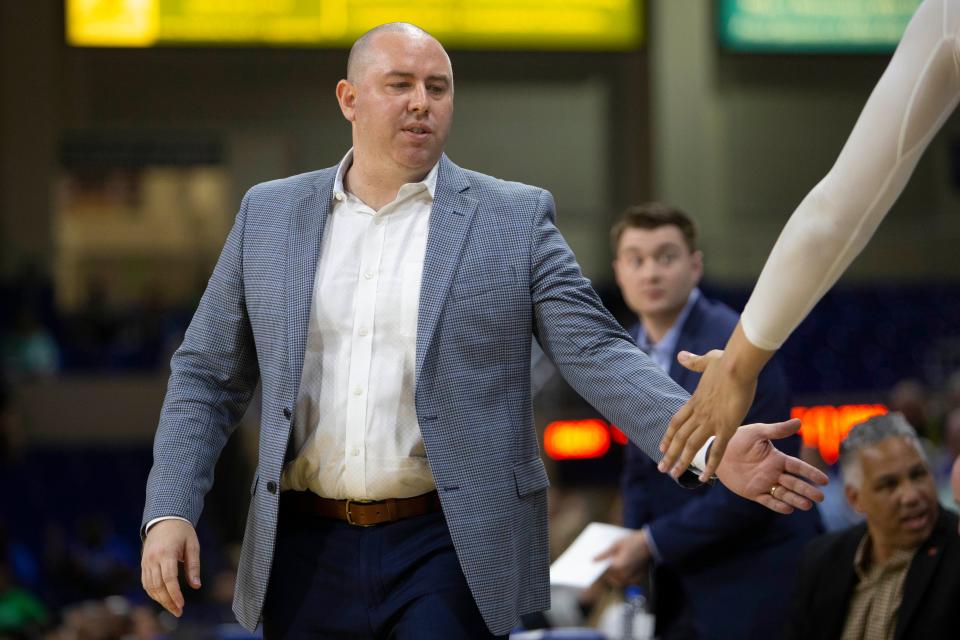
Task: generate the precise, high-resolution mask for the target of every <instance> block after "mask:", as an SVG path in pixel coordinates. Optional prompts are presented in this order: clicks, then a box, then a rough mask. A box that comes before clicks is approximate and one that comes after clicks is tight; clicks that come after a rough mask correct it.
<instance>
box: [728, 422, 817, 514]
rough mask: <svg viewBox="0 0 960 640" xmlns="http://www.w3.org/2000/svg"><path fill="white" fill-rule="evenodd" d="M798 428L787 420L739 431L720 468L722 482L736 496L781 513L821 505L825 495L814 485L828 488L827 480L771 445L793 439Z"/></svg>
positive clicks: (798, 423)
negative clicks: (788, 437) (783, 439)
mask: <svg viewBox="0 0 960 640" xmlns="http://www.w3.org/2000/svg"><path fill="white" fill-rule="evenodd" d="M799 428H800V421H799V420H787V421H786V422H778V423H776V424H750V425H745V426H743V427H740V428H739V429H737V432H736V433H735V434H734V436H733V438H731V439H730V446H729V447H728V448H727V455H726V456H725V457H724V458H723V460H722V461H721V462H720V466H719V467H718V468H717V477H718V478H720V482H722V483H723V484H724V486H726V487H727V488H728V489H730V490H731V491H733V492H734V493H736V494H737V495H739V496H741V497H744V498H747V499H748V500H753V501H755V502H759V503H760V504H762V505H763V506H765V507H767V508H768V509H771V510H773V511H776V512H778V513H792V512H793V510H794V509H802V510H804V511H806V510H808V509H810V507H812V506H813V503H814V502H822V501H823V492H822V491H820V490H819V489H817V488H816V487H815V486H813V484H811V483H815V484H822V485H824V484H827V476H826V475H824V473H823V472H822V471H820V470H819V469H817V468H815V467H812V466H810V465H809V464H807V463H806V462H803V461H801V460H798V459H796V458H792V457H790V456H788V455H787V454H785V453H783V452H782V451H779V450H778V449H777V448H776V447H774V446H773V443H772V442H770V441H771V440H778V439H780V438H786V437H787V436H790V435H793V434H794V433H796V432H797V429H799Z"/></svg>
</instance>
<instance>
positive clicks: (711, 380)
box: [659, 324, 774, 482]
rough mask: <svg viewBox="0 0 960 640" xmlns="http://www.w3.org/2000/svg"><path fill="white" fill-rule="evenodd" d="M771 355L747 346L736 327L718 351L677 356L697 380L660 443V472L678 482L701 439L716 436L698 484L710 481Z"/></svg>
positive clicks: (697, 449) (751, 399) (697, 448)
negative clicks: (694, 372) (721, 349)
mask: <svg viewBox="0 0 960 640" xmlns="http://www.w3.org/2000/svg"><path fill="white" fill-rule="evenodd" d="M773 354H774V352H773V351H766V350H764V349H761V348H760V347H757V346H756V345H754V344H753V343H752V342H750V341H749V340H748V339H747V336H746V334H744V332H743V327H741V326H740V324H737V327H736V329H734V330H733V334H732V335H731V336H730V340H729V341H728V342H727V347H726V349H724V350H723V351H719V350H713V351H711V352H710V353H708V354H706V355H704V356H696V355H694V354H692V353H687V352H681V353H678V354H677V360H679V361H680V364H682V365H683V366H685V367H686V368H687V369H690V370H691V371H697V372H700V373H702V374H703V376H702V377H701V378H700V383H699V384H698V385H697V388H696V390H695V391H694V393H693V397H691V398H690V400H689V401H688V402H687V404H685V405H684V406H683V407H681V409H680V411H678V412H677V414H676V415H675V416H673V419H672V420H671V421H670V426H669V428H668V429H667V432H666V433H665V434H664V436H663V440H662V441H661V442H660V451H661V452H663V454H664V456H663V459H662V460H661V461H660V465H659V469H660V471H663V472H668V471H669V472H670V475H672V476H673V477H674V478H679V477H680V474H682V473H683V472H684V471H686V469H687V467H688V466H689V465H690V461H691V460H693V456H694V455H696V453H697V451H699V450H700V448H701V447H702V446H703V445H704V443H705V442H706V441H707V439H708V438H709V437H710V436H716V438H715V439H714V441H713V444H712V445H711V446H710V454H709V457H708V459H707V465H706V468H705V469H703V473H701V474H700V481H701V482H706V481H707V479H708V478H710V477H712V476H713V474H714V473H715V472H716V469H717V467H718V466H719V464H720V460H721V459H722V458H723V454H724V452H725V451H726V449H727V445H728V444H729V442H730V438H731V437H733V433H734V431H736V430H737V427H739V426H740V424H741V423H742V422H743V418H744V416H746V415H747V411H748V410H749V409H750V405H751V404H752V403H753V396H754V394H755V393H756V391H757V378H758V377H759V375H760V372H761V371H762V370H763V367H764V365H766V364H767V362H768V361H769V360H770V358H771V357H773Z"/></svg>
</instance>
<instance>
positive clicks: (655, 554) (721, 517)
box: [609, 203, 821, 640]
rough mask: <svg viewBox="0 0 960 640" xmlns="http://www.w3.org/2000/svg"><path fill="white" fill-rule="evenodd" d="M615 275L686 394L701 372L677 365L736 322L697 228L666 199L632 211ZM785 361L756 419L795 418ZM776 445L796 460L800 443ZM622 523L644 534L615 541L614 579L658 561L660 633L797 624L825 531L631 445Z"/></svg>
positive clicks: (738, 633)
mask: <svg viewBox="0 0 960 640" xmlns="http://www.w3.org/2000/svg"><path fill="white" fill-rule="evenodd" d="M610 239H611V244H612V248H613V251H614V255H615V260H614V262H613V269H614V273H615V275H616V280H617V284H618V285H619V286H620V291H621V292H622V294H623V297H624V300H625V301H626V303H627V306H628V307H630V309H631V310H632V311H634V312H635V313H636V314H637V315H638V316H639V319H640V322H638V323H637V324H636V325H634V326H633V327H631V328H630V331H629V332H630V335H631V337H632V338H633V339H634V340H636V342H637V344H638V345H639V346H640V348H641V349H643V350H644V351H646V352H647V353H649V354H650V356H651V357H652V358H653V360H654V361H655V362H656V363H657V364H658V365H660V367H661V368H662V369H663V370H664V371H665V372H667V373H668V374H669V375H670V377H671V378H673V379H674V380H675V381H676V382H677V383H678V384H680V386H682V387H684V388H685V389H687V390H688V391H692V390H693V389H695V388H696V386H697V382H698V381H699V378H700V375H699V374H697V373H694V372H692V371H688V370H687V369H684V368H683V367H682V366H681V365H680V364H679V363H678V362H677V358H676V356H677V353H678V352H679V351H692V352H693V353H706V352H708V351H710V350H711V349H719V348H721V347H723V345H724V344H726V341H727V339H728V338H729V337H730V333H731V332H732V331H733V328H734V327H735V326H736V324H737V314H736V313H735V312H734V311H733V310H732V309H730V308H729V307H727V306H726V305H724V304H722V303H719V302H713V301H710V300H708V299H707V298H705V297H704V296H703V294H702V293H701V292H700V290H699V289H698V288H697V285H698V283H699V282H700V278H701V276H702V275H703V254H702V252H701V251H700V250H699V249H698V247H697V228H696V224H695V222H694V221H693V220H692V219H691V218H690V217H689V216H687V215H686V214H685V213H684V212H682V211H680V210H678V209H676V208H673V207H670V206H668V205H664V204H660V203H648V204H644V205H639V206H634V207H631V208H629V209H627V210H626V211H625V212H624V213H623V215H622V216H621V218H620V220H619V221H618V222H617V223H616V224H615V225H614V227H613V229H612V230H611V238H610ZM789 396H790V394H789V390H788V388H787V380H786V377H785V375H784V373H783V370H782V368H781V367H780V364H779V362H778V361H776V360H775V361H773V362H771V363H770V364H768V365H767V367H766V369H765V370H764V372H763V374H762V375H761V376H760V380H759V386H758V390H757V395H756V401H755V402H754V404H753V407H752V408H751V410H750V413H748V414H747V422H777V421H780V420H786V419H787V418H788V417H789V415H790V398H789ZM777 444H778V446H779V447H780V448H781V449H782V450H784V451H785V452H786V453H788V454H790V455H796V454H797V453H798V451H799V447H800V439H799V438H798V437H797V436H792V437H790V438H788V439H785V440H781V441H780V442H778V443H777ZM623 504H624V524H626V526H628V527H631V528H634V529H639V531H638V532H637V533H635V534H633V535H632V536H630V537H629V538H627V539H626V540H624V541H623V542H622V543H620V544H619V545H615V546H614V547H613V548H612V549H611V551H613V562H612V565H611V569H610V572H609V576H610V577H611V578H613V579H614V580H615V581H620V582H628V581H630V580H631V579H636V577H637V576H638V574H641V573H642V572H643V570H644V569H645V568H646V567H647V566H649V565H651V564H652V567H651V569H652V573H651V578H652V590H653V593H652V597H653V606H654V613H655V615H656V620H657V634H658V637H663V638H665V639H667V640H679V639H681V638H683V639H687V638H717V639H719V638H729V639H731V640H732V639H737V640H741V639H748V638H758V639H760V638H764V639H765V638H771V637H775V636H776V635H778V634H779V633H780V631H781V630H782V629H783V624H784V621H785V620H786V616H787V610H788V608H787V600H786V598H784V593H789V590H790V589H791V588H792V582H793V578H794V571H795V570H796V566H797V564H796V563H797V558H798V556H799V551H800V549H802V547H803V545H804V544H805V543H806V542H807V541H809V540H810V539H811V538H812V537H813V536H815V535H817V534H818V533H819V532H820V531H821V529H820V523H819V518H818V516H817V515H816V513H815V512H810V513H807V512H803V513H794V514H793V515H791V516H779V515H777V514H775V513H772V512H771V511H769V510H767V509H764V508H762V507H760V505H758V504H756V503H752V502H750V501H748V500H744V499H743V498H740V497H739V496H737V495H735V494H733V493H731V492H730V490H728V489H727V488H726V487H724V486H723V485H721V484H714V485H712V486H708V485H704V486H701V487H699V488H696V489H692V490H688V489H684V488H682V487H679V486H678V485H677V484H676V482H673V481H672V480H671V478H670V477H669V476H667V475H665V474H662V473H660V472H659V471H658V470H657V467H656V464H655V463H654V462H653V461H652V460H651V459H650V457H649V456H646V455H644V454H643V452H641V451H640V450H639V449H638V448H637V447H635V446H633V445H628V446H627V455H626V463H625V467H624V473H623Z"/></svg>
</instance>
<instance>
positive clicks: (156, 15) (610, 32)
mask: <svg viewBox="0 0 960 640" xmlns="http://www.w3.org/2000/svg"><path fill="white" fill-rule="evenodd" d="M643 15H644V12H643V0H554V1H551V0H422V1H421V2H417V3H410V2H399V1H391V0H66V37H67V42H68V44H70V45H73V46H78V47H153V46H163V45H172V46H176V45H187V46H198V45H199V46H217V45H222V46H300V47H330V48H342V47H348V46H350V44H352V43H353V41H354V40H355V39H356V38H357V36H359V35H361V34H362V33H364V32H365V31H367V30H368V29H370V28H372V27H374V26H376V25H378V24H383V23H385V22H394V21H404V22H412V23H414V24H416V25H419V26H421V27H423V28H424V29H426V30H427V31H429V32H431V33H432V34H434V35H435V36H436V37H437V38H438V39H439V40H440V41H441V42H443V43H444V45H445V46H447V47H448V48H451V49H501V50H592V51H628V50H633V49H637V48H639V47H640V46H641V44H642V43H643V32H644V24H643Z"/></svg>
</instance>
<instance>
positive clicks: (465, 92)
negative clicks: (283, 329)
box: [0, 0, 960, 638]
mask: <svg viewBox="0 0 960 640" xmlns="http://www.w3.org/2000/svg"><path fill="white" fill-rule="evenodd" d="M918 5H919V1H918V0H885V1H883V2H881V1H879V0H877V1H872V0H849V1H845V2H843V3H837V2H832V1H828V0H779V1H777V2H758V1H756V0H754V1H749V0H646V1H644V0H592V1H591V0H580V1H569V2H566V1H560V0H558V1H553V2H546V1H535V0H521V1H518V2H511V3H504V2H496V1H494V0H477V1H475V2H471V1H470V0H459V1H457V0H431V1H429V2H422V3H418V4H417V6H416V8H412V7H410V8H408V7H406V6H401V4H400V3H395V2H390V1H387V0H384V1H382V2H377V1H374V2H366V1H363V2H361V1H360V0H270V1H266V0H263V1H255V0H243V1H241V0H236V1H234V2H220V1H216V0H36V1H33V2H14V1H8V2H0V333H2V342H0V345H2V351H0V354H2V366H3V374H2V382H0V480H2V486H3V487H4V491H3V495H2V497H0V559H2V564H0V635H4V634H5V635H10V636H14V637H16V636H22V637H33V636H36V635H40V634H46V635H48V636H49V637H104V638H106V637H122V636H130V637H143V638H147V637H157V636H160V635H176V636H178V637H208V636H210V634H212V633H217V634H219V636H220V637H227V636H229V634H230V633H231V632H232V628H231V627H229V626H223V625H224V624H228V623H230V622H232V619H233V618H232V615H231V614H230V612H229V602H230V598H231V596H232V581H233V576H232V571H233V568H234V563H235V561H236V555H237V548H238V547H237V545H238V543H239V539H240V536H241V534H242V526H243V522H244V517H245V509H246V496H247V494H246V491H247V488H248V487H249V483H250V481H251V479H252V470H253V468H254V467H255V461H256V458H255V456H256V450H255V447H256V444H255V443H256V439H257V427H258V424H257V423H258V421H257V413H256V408H255V407H254V408H253V409H252V410H251V411H250V412H249V413H248V415H247V417H246V418H245V419H244V424H243V425H242V426H241V427H240V428H239V430H238V432H237V434H236V436H235V437H234V439H233V440H232V441H231V444H230V445H229V446H228V448H227V449H226V450H225V452H224V454H223V456H222V457H221V460H220V463H219V468H218V471H217V482H216V486H215V487H214V489H213V493H212V494H211V495H210V496H209V497H208V500H207V507H206V510H205V513H204V516H203V521H202V522H201V526H200V535H201V543H202V545H203V550H204V588H203V590H202V591H201V592H200V593H198V594H191V595H190V597H191V598H192V600H191V601H189V604H188V605H187V608H186V609H187V616H188V617H186V618H184V620H181V621H174V620H173V619H172V618H165V617H163V616H158V615H157V614H156V611H155V609H154V608H153V607H150V606H148V605H147V601H146V598H145V596H144V595H143V594H142V593H141V591H140V589H139V558H138V555H139V537H138V529H139V526H140V514H141V510H142V506H143V491H144V485H145V480H146V475H147V472H148V470H149V467H150V463H151V453H150V446H151V441H152V435H153V431H154V429H155V427H156V421H157V416H158V412H159V408H160V404H161V402H162V398H163V393H164V389H165V384H166V376H167V374H168V371H169V368H168V363H169V357H170V355H171V353H172V351H173V350H174V349H176V347H177V346H178V344H179V341H180V339H181V337H182V334H183V331H184V329H185V327H186V325H187V323H188V322H189V320H190V317H191V314H192V312H193V309H194V307H195V304H196V302H197V300H198V298H199V296H200V294H201V292H202V290H203V287H204V286H205V283H206V280H207V278H208V276H209V273H210V271H211V269H212V266H213V263H214V261H215V260H216V257H217V255H218V253H219V250H220V247H221V245H222V243H223V240H224V238H225V236H226V233H227V231H228V229H229V227H230V225H231V223H232V220H233V216H234V215H235V213H236V208H237V206H238V204H239V202H240V199H241V197H242V195H243V193H244V192H245V191H246V189H248V188H249V187H250V186H252V185H253V184H255V183H257V182H261V181H264V180H271V179H274V178H279V177H284V176H287V175H290V174H294V173H300V172H305V171H310V170H313V169H317V168H321V167H326V166H330V165H333V164H335V163H337V162H338V161H339V160H340V159H341V157H342V156H343V154H344V153H345V151H346V150H347V148H348V147H349V145H350V131H349V128H348V125H347V124H346V123H345V122H344V121H343V119H342V117H341V115H340V112H339V110H338V108H337V104H336V101H335V99H334V86H335V84H336V82H337V80H338V79H340V78H341V77H342V76H343V75H344V72H345V66H346V58H347V51H348V48H349V45H350V43H351V42H352V41H353V39H354V38H355V37H356V36H357V35H359V34H360V33H362V32H363V31H365V30H366V29H367V28H369V27H371V26H374V25H376V24H379V23H382V22H387V21H391V20H407V21H412V22H415V23H417V24H419V25H420V26H422V27H424V28H426V29H427V30H430V31H431V32H433V33H434V34H435V35H437V36H438V38H439V39H440V40H441V42H443V43H444V44H446V45H447V46H448V48H449V50H450V54H451V57H452V60H453V65H454V70H455V76H456V117H455V122H454V127H453V132H452V134H451V137H450V139H449V143H448V147H447V151H448V154H449V155H450V157H451V158H452V159H453V160H454V162H456V163H458V164H460V165H461V166H465V167H469V168H471V169H475V170H479V171H482V172H485V173H489V174H492V175H495V176H499V177H504V178H508V179H511V180H519V181H522V182H527V183H531V184H536V185H539V186H543V187H545V188H547V189H549V190H551V191H552V192H553V194H554V196H555V198H556V201H557V205H558V224H559V226H560V228H561V230H562V231H563V233H564V234H565V236H566V238H567V240H568V242H569V243H570V244H571V246H572V247H573V249H574V251H575V253H576V255H577V257H578V259H579V261H580V264H581V265H582V267H583V269H584V272H585V273H586V275H587V276H588V277H590V278H591V279H592V281H593V283H594V285H595V286H596V288H597V289H598V291H599V292H600V293H601V295H602V297H603V298H604V301H605V303H607V304H608V306H609V307H610V309H611V310H612V311H613V312H614V313H615V314H616V315H617V316H618V318H619V319H621V320H622V321H623V322H624V323H632V322H633V321H634V319H632V318H630V317H629V314H628V312H626V310H625V307H624V304H623V302H622V300H621V299H620V297H619V293H618V292H617V289H616V286H615V285H614V283H613V278H612V274H611V270H610V261H611V258H612V255H611V251H610V249H609V242H608V231H609V227H610V225H611V223H612V221H613V220H614V219H615V218H616V217H617V216H618V214H619V213H620V211H621V210H622V209H623V208H624V207H626V206H627V205H629V204H632V203H637V202H642V201H647V200H661V201H664V202H667V203H670V204H673V205H676V206H678V207H680V208H682V209H684V210H686V211H687V212H688V213H690V214H691V215H692V216H693V217H695V218H696V219H697V220H698V221H699V223H700V227H701V234H702V249H703V251H704V254H705V256H706V260H705V265H706V267H705V282H704V286H703V289H704V291H705V292H706V293H707V294H708V295H709V296H712V297H715V298H719V299H721V300H724V301H726V302H728V303H729V304H731V305H732V306H733V307H735V308H737V309H740V308H741V307H742V305H743V303H744V302H745V301H746V297H747V295H748V294H749V291H750V288H751V287H752V284H753V282H754V280H755V278H756V276H757V275H758V273H759V270H760V267H761V266H762V264H763V260H764V259H765V257H766V256H767V254H768V252H769V250H770V248H771V246H772V244H773V242H774V240H775V239H776V236H777V234H778V232H779V230H780V228H781V227H782V225H783V224H784V222H785V221H786V219H787V217H788V216H789V214H790V213H791V211H792V210H793V208H794V207H795V206H796V205H797V204H798V203H799V201H800V199H801V198H802V197H803V196H804V195H805V194H806V192H807V191H808V190H809V189H810V188H811V187H812V186H813V185H814V184H815V183H816V182H817V181H818V180H819V179H820V178H821V177H822V176H823V175H824V174H825V173H826V171H827V170H828V169H829V168H830V165H831V163H832V161H833V159H834V158H835V157H836V154H837V153H838V152H839V150H840V147H841V146H842V144H843V142H844V140H845V137H846V135H847V133H848V132H849V130H850V128H851V127H852V125H853V123H854V121H855V119H856V117H857V115H858V113H859V110H860V108H861V106H862V105H863V103H864V101H865V100H866V97H867V95H868V94H869V92H870V90H871V89H872V87H873V85H874V83H875V82H876V80H877V78H878V77H879V75H880V74H881V72H882V71H883V69H884V67H885V65H886V63H887V61H888V60H889V56H890V54H891V52H892V51H893V47H894V45H895V43H896V42H897V40H898V39H899V37H900V34H901V33H902V31H903V28H904V26H905V25H906V22H907V20H908V19H909V16H910V15H911V14H912V12H913V10H914V9H915V8H916V7H917V6H918ZM958 209H960V115H957V114H954V116H953V117H952V118H951V119H950V120H949V121H948V122H947V123H946V125H945V126H944V128H943V129H942V131H941V132H940V133H939V135H938V136H937V137H936V138H935V139H934V140H933V142H932V144H931V146H930V148H929V149H928V151H927V152H926V154H925V156H924V157H923V159H922V160H921V162H920V165H919V167H918V168H917V170H916V172H915V174H914V176H913V178H912V180H911V182H910V185H909V186H908V187H907V190H906V192H905V193H904V195H903V196H902V197H901V198H900V200H899V202H898V203H897V205H896V206H895V207H894V209H893V211H892V212H891V214H890V216H889V218H888V219H887V221H886V222H885V223H884V224H883V226H882V227H881V229H880V231H879V232H878V234H877V237H876V238H875V239H874V240H873V242H872V243H871V245H870V246H869V248H868V249H867V250H866V251H865V252H864V254H863V255H862V256H861V257H860V258H859V259H858V260H857V261H856V262H855V264H854V265H853V267H852V268H851V269H850V271H849V273H848V275H846V276H845V277H844V278H843V279H842V280H841V282H840V284H839V285H838V286H837V287H836V289H835V290H834V291H832V292H831V293H830V294H828V295H827V297H826V298H825V300H824V301H823V302H822V303H821V304H820V305H819V306H818V307H817V308H816V309H815V310H814V312H813V313H812V314H811V316H810V318H808V320H807V321H806V322H805V323H804V324H803V325H802V326H801V327H800V329H799V330H798V331H797V332H796V334H795V335H794V336H793V337H792V338H791V339H790V341H789V342H788V343H787V344H786V346H785V347H784V349H783V356H784V363H785V365H786V369H787V372H788V374H789V376H790V379H791V382H792V385H793V392H794V399H795V404H796V405H797V407H798V408H797V409H796V412H797V413H798V415H800V414H803V413H804V412H805V411H806V414H805V415H806V418H805V425H804V430H805V433H804V438H805V441H806V443H807V444H808V445H809V449H810V451H811V459H817V456H819V459H825V462H823V460H821V463H822V464H827V463H829V462H832V459H831V451H833V449H834V448H835V446H836V443H837V442H838V441H839V438H840V437H842V435H843V433H844V429H845V428H848V427H849V425H850V424H853V422H852V421H853V420H854V418H855V417H857V416H862V415H864V414H863V411H868V412H869V411H879V410H885V409H886V408H888V407H889V408H895V409H898V410H901V411H904V412H905V414H906V415H907V416H908V418H909V419H910V421H911V423H913V424H914V426H915V427H916V428H917V429H918V431H920V433H921V435H922V436H923V437H925V438H927V440H928V442H929V444H930V448H931V452H932V455H934V456H937V457H936V458H935V459H934V460H935V465H941V466H942V465H943V464H944V461H945V460H947V459H950V460H952V459H953V456H955V455H957V453H958V448H960V413H957V410H958V408H960V377H958V375H957V372H958V371H960V260H957V257H956V255H957V246H958V240H960V215H958ZM795 268H796V269H803V268H804V265H803V264H797V265H795ZM540 384H542V391H541V393H540V394H539V396H538V399H537V405H538V412H537V422H538V429H540V430H541V431H543V430H546V429H547V427H548V425H552V426H553V428H554V429H568V431H563V432H562V433H563V434H565V435H564V437H560V438H554V440H551V441H550V442H556V443H557V444H551V445H550V446H548V447H546V449H547V450H546V451H545V456H546V457H548V458H550V459H551V460H553V462H552V463H550V464H549V465H548V466H549V468H550V470H551V474H552V479H553V488H552V491H553V492H554V494H553V500H552V505H551V506H552V511H553V512H554V518H555V522H554V525H553V528H552V535H553V538H554V540H553V544H554V546H555V547H556V548H557V549H558V550H559V549H562V548H563V547H564V546H566V544H567V543H568V542H569V540H570V538H571V536H573V535H575V534H576V533H577V532H579V530H580V528H582V526H583V523H584V522H586V521H588V520H594V519H600V520H606V521H610V522H616V521H617V520H618V518H619V506H618V504H617V478H618V474H619V469H620V464H621V458H622V446H621V444H619V442H618V434H617V432H616V431H615V430H612V429H611V428H610V427H609V425H606V424H605V423H603V422H602V421H600V422H597V421H596V420H594V419H596V418H598V415H597V414H596V412H595V411H593V409H592V408H591V407H589V406H588V405H586V404H585V403H583V402H582V401H580V400H578V399H577V398H576V397H575V396H574V395H573V394H571V393H570V392H569V391H568V390H567V389H566V388H565V386H564V385H563V383H562V381H559V380H557V379H556V377H555V376H554V377H553V378H551V376H550V375H549V367H545V368H544V371H543V372H542V375H541V377H540ZM864 405H866V407H864ZM581 420H594V421H593V422H586V423H584V422H578V421H581ZM954 423H955V426H953V427H950V426H949V425H951V424H954ZM950 434H955V435H950ZM937 468H938V469H939V467H937ZM218 625H219V626H218ZM78 630H79V631H78ZM70 634H73V635H70ZM84 634H85V635H84Z"/></svg>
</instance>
